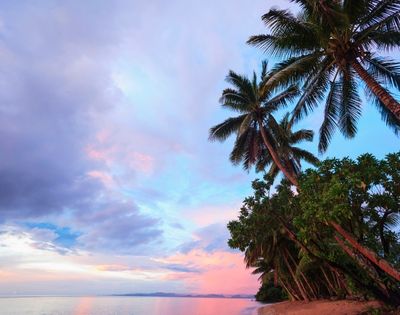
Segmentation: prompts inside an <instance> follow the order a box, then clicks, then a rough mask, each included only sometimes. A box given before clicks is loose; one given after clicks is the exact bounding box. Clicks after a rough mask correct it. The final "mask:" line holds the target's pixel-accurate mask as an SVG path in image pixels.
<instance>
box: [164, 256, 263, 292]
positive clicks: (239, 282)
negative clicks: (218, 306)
mask: <svg viewBox="0 0 400 315" xmlns="http://www.w3.org/2000/svg"><path fill="white" fill-rule="evenodd" d="M164 262H168V263H173V264H185V265H186V266H188V267H189V268H190V267H192V268H193V269H196V268H197V269H199V270H201V272H193V273H192V272H186V273H182V272H180V273H176V272H174V273H169V274H167V275H166V276H165V280H178V281H182V282H183V283H184V285H185V286H186V288H187V289H188V290H190V291H195V292H197V293H205V294H206V293H222V294H236V293H246V294H255V293H256V292H257V289H258V287H259V283H258V281H257V278H258V276H255V275H252V274H251V270H248V269H246V268H245V265H244V263H243V255H242V254H241V253H232V252H226V251H218V252H213V253H207V252H205V251H202V250H192V251H190V252H189V253H187V254H177V255H174V256H171V257H169V258H167V259H165V260H164Z"/></svg>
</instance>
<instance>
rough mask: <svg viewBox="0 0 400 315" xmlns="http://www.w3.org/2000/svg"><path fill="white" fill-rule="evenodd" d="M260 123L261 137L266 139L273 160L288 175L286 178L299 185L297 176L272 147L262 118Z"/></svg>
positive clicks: (265, 142)
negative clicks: (284, 164) (285, 165)
mask: <svg viewBox="0 0 400 315" xmlns="http://www.w3.org/2000/svg"><path fill="white" fill-rule="evenodd" d="M258 124H259V127H260V131H261V137H262V139H263V141H264V144H265V146H266V147H267V149H268V151H269V154H271V158H272V160H273V161H274V162H275V164H276V166H277V167H278V168H279V169H280V170H281V171H282V173H283V174H284V175H285V176H286V178H287V179H288V180H289V181H290V182H291V183H292V184H293V185H294V186H296V187H298V186H299V183H298V181H297V179H296V177H295V176H294V175H293V174H291V173H290V172H289V171H288V170H287V168H286V167H284V166H283V164H282V162H281V160H280V158H279V156H278V155H277V154H276V152H275V149H274V148H273V147H272V145H271V143H270V141H269V140H268V137H267V135H266V133H265V130H264V124H263V123H262V121H261V119H259V120H258Z"/></svg>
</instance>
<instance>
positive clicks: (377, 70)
mask: <svg viewBox="0 0 400 315" xmlns="http://www.w3.org/2000/svg"><path fill="white" fill-rule="evenodd" d="M365 60H366V61H367V62H368V65H369V69H368V72H369V73H370V74H371V76H372V77H373V78H375V79H378V80H379V79H381V80H383V82H384V83H385V84H388V85H390V86H394V87H396V88H397V89H398V90H400V63H398V62H396V61H394V60H389V59H384V58H379V57H376V58H374V57H366V58H365Z"/></svg>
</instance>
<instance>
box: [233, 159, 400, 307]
mask: <svg viewBox="0 0 400 315" xmlns="http://www.w3.org/2000/svg"><path fill="white" fill-rule="evenodd" d="M253 189H254V194H253V195H252V196H250V197H248V198H246V199H245V200H244V203H243V207H242V209H241V211H240V215H239V217H238V219H237V220H234V221H231V222H229V224H228V229H229V231H230V234H231V238H230V240H229V242H228V244H229V246H231V247H232V248H237V249H239V250H241V251H243V252H244V253H245V261H246V264H247V267H253V268H255V269H254V273H258V274H261V276H260V280H261V282H262V283H264V284H265V286H266V288H267V287H268V285H269V283H270V282H271V281H272V278H273V276H274V275H275V274H276V279H275V281H278V282H279V285H280V286H281V287H282V288H284V290H285V292H286V293H287V294H288V296H289V297H290V298H291V299H305V298H308V299H315V298H320V297H329V296H340V297H344V296H346V295H363V296H366V295H370V296H374V297H376V298H379V299H382V300H385V301H386V302H392V303H394V304H396V303H400V301H399V298H398V296H399V293H400V286H399V283H398V282H396V281H395V280H394V279H393V278H391V277H390V276H388V275H387V274H385V273H384V272H383V270H381V269H379V268H378V267H377V266H374V265H373V264H371V262H369V261H368V259H366V257H364V256H362V255H360V253H358V252H357V251H356V250H355V249H354V248H351V246H350V245H349V244H348V243H347V242H346V239H344V240H342V241H340V239H339V241H340V242H339V241H338V237H340V235H338V234H337V232H336V231H335V229H333V227H332V226H331V224H330V222H331V221H333V222H337V223H339V224H340V226H341V227H342V228H343V229H345V230H346V231H348V232H349V233H351V235H353V237H354V238H355V239H357V241H358V242H359V244H361V245H362V246H365V247H367V248H370V249H371V250H373V251H375V253H376V254H377V255H378V256H379V257H380V258H381V259H385V260H386V261H388V262H389V263H391V264H392V265H393V266H394V267H395V268H399V267H400V261H399V259H400V250H399V249H400V234H399V233H398V232H396V230H395V228H396V227H397V228H398V223H399V216H400V153H393V154H389V155H387V157H386V158H385V159H383V160H378V159H376V158H375V157H374V156H372V155H371V154H364V155H361V156H360V157H358V158H357V159H356V160H352V159H349V158H344V159H341V160H339V159H328V160H325V161H323V162H321V163H319V165H318V167H317V168H316V169H308V170H306V171H305V172H304V173H302V174H301V175H300V177H299V187H298V189H299V190H298V191H299V192H300V193H295V192H294V191H293V189H292V188H291V186H290V185H289V183H288V182H287V181H286V180H283V181H282V182H281V183H280V185H279V186H277V187H276V188H275V189H276V190H275V191H274V192H272V191H271V178H270V177H268V176H266V177H265V178H264V180H263V181H262V180H255V181H254V182H253ZM343 246H345V247H343ZM346 248H347V249H348V250H346ZM266 288H265V289H263V290H262V291H260V292H261V293H260V295H262V294H264V293H262V292H265V290H266ZM304 292H306V293H304ZM396 297H397V298H396Z"/></svg>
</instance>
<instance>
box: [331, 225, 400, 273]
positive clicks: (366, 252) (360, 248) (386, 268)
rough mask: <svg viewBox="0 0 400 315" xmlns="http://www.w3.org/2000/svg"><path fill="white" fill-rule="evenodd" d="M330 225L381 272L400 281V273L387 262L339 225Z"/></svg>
mask: <svg viewBox="0 0 400 315" xmlns="http://www.w3.org/2000/svg"><path fill="white" fill-rule="evenodd" d="M329 223H330V225H332V226H333V228H334V229H335V230H336V231H337V232H338V233H339V234H340V235H341V236H343V237H344V239H345V240H346V241H348V242H349V243H350V244H351V245H352V246H353V247H354V248H355V249H356V250H358V251H359V252H360V253H361V254H362V255H363V256H365V257H366V258H368V259H369V260H370V261H371V262H373V263H374V264H375V265H376V266H378V267H379V268H380V269H381V270H383V271H384V272H386V273H387V274H388V275H390V276H392V277H393V278H394V279H396V280H397V281H400V272H399V271H398V270H396V269H395V268H394V267H393V266H391V265H390V264H389V263H388V262H387V261H386V260H384V259H382V258H379V257H377V256H376V254H375V253H374V252H373V251H372V250H370V249H368V248H366V247H365V246H362V245H361V244H360V243H358V242H357V240H356V239H355V238H354V237H353V236H352V235H350V233H348V232H347V231H345V230H344V229H343V228H342V227H341V226H340V225H339V224H337V223H335V222H333V221H331V222H329Z"/></svg>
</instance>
